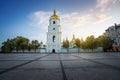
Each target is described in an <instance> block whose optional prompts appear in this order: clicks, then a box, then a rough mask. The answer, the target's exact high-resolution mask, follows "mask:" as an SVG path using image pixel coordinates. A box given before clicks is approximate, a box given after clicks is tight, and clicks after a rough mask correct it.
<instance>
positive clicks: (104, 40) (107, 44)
mask: <svg viewBox="0 0 120 80" xmlns="http://www.w3.org/2000/svg"><path fill="white" fill-rule="evenodd" d="M97 40H98V42H99V46H100V47H103V51H105V52H107V51H108V50H110V49H112V45H113V43H114V42H113V40H111V39H110V38H109V37H106V36H104V35H101V36H99V37H98V38H97Z"/></svg>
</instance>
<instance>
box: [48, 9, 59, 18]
mask: <svg viewBox="0 0 120 80" xmlns="http://www.w3.org/2000/svg"><path fill="white" fill-rule="evenodd" d="M50 19H59V20H60V18H59V16H57V15H56V10H54V12H53V15H52V16H51V17H50Z"/></svg>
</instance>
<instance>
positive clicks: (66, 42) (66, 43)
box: [62, 38, 70, 53]
mask: <svg viewBox="0 0 120 80" xmlns="http://www.w3.org/2000/svg"><path fill="white" fill-rule="evenodd" d="M69 46H70V42H69V40H68V39H67V38H66V40H63V45H62V47H64V48H66V49H67V52H68V53H69Z"/></svg>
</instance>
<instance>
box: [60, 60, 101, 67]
mask: <svg viewBox="0 0 120 80" xmlns="http://www.w3.org/2000/svg"><path fill="white" fill-rule="evenodd" d="M62 62H63V66H64V68H73V69H74V68H81V67H85V68H86V67H93V68H96V67H102V66H103V65H102V64H98V63H94V62H90V61H87V60H76V61H62Z"/></svg>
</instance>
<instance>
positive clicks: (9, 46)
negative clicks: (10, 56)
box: [1, 39, 14, 52]
mask: <svg viewBox="0 0 120 80" xmlns="http://www.w3.org/2000/svg"><path fill="white" fill-rule="evenodd" d="M13 49H14V45H13V41H12V39H11V40H10V39H7V41H5V42H3V43H2V47H1V51H2V52H12V50H13Z"/></svg>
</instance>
